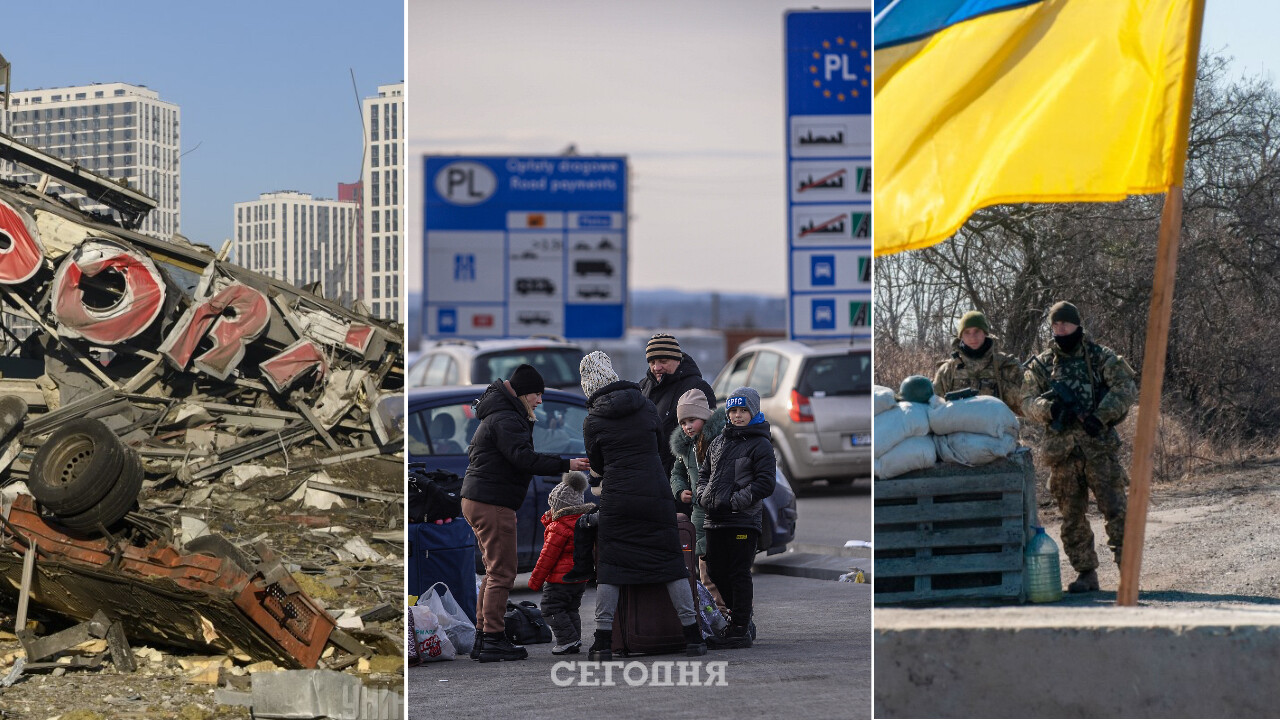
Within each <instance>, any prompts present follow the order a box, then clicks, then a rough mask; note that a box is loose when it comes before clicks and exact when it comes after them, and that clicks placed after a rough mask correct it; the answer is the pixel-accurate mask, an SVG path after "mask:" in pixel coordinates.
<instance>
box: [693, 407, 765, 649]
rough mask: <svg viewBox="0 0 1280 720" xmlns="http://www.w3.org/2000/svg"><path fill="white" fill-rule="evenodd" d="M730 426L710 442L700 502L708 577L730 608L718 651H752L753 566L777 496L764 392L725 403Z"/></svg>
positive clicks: (702, 470) (701, 478)
mask: <svg viewBox="0 0 1280 720" xmlns="http://www.w3.org/2000/svg"><path fill="white" fill-rule="evenodd" d="M724 405H725V408H726V410H727V413H726V414H727V415H728V417H729V424H728V425H727V426H725V429H724V433H722V434H721V435H720V437H718V438H716V439H715V440H713V441H711V447H709V448H707V462H705V463H703V464H702V466H701V467H700V468H699V469H698V491H697V493H696V494H695V496H694V497H695V498H697V501H698V504H699V505H701V506H702V507H703V508H704V509H705V510H706V511H707V517H706V520H705V521H704V522H703V528H704V529H705V530H706V535H707V574H708V575H710V576H711V579H712V580H713V581H714V582H715V584H716V587H718V588H720V595H721V597H723V598H724V602H725V604H726V605H728V606H729V613H730V623H729V630H728V632H726V633H725V638H724V640H723V641H721V642H718V643H715V645H718V646H720V647H729V648H748V647H751V635H750V634H749V632H750V623H751V606H752V603H753V600H754V594H755V589H754V587H753V586H752V583H751V563H752V561H753V560H754V559H755V556H756V547H757V545H758V543H759V539H760V518H761V515H762V514H763V512H764V499H765V498H767V497H769V496H770V495H772V494H773V490H774V485H775V484H776V483H777V480H776V476H775V475H774V462H775V461H774V457H773V447H772V446H771V445H770V444H769V422H768V421H767V420H765V419H764V413H762V412H760V394H759V393H757V392H756V391H755V390H752V389H751V388H749V387H740V388H738V389H737V390H734V391H733V394H731V395H730V396H729V399H728V400H726V401H725V404H724Z"/></svg>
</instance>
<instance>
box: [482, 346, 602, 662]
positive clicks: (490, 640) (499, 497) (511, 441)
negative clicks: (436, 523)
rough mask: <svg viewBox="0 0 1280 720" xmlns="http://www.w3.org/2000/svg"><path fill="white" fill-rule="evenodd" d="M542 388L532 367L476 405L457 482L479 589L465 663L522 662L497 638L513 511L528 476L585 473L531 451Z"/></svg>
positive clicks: (510, 581) (510, 575)
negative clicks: (477, 558)
mask: <svg viewBox="0 0 1280 720" xmlns="http://www.w3.org/2000/svg"><path fill="white" fill-rule="evenodd" d="M543 389H545V384H544V383H543V381H542V376H541V375H539V374H538V371H537V370H536V369H535V368H534V367H533V366H532V365H521V366H520V367H518V368H516V369H515V371H514V372H512V373H511V378H510V379H509V380H497V381H494V383H493V384H492V385H490V386H489V389H487V390H485V391H484V395H481V396H480V399H479V400H477V401H476V417H478V418H479V419H480V425H479V427H477V428H476V432H475V437H474V438H473V439H472V441H471V454H470V462H469V464H468V465H467V474H466V476H465V477H464V478H463V480H462V514H463V516H465V517H466V518H467V522H469V523H471V528H472V529H473V530H475V533H476V540H477V542H478V543H479V545H480V554H481V556H482V558H483V560H484V569H485V575H484V581H483V582H482V583H481V585H480V591H479V593H478V595H477V596H476V642H475V645H474V646H472V648H471V659H473V660H479V661H480V662H493V661H497V660H523V659H524V658H526V657H528V656H529V653H528V651H526V650H525V649H524V648H523V647H520V646H519V645H515V644H513V643H512V642H511V641H510V640H508V639H507V637H506V635H505V634H504V632H503V631H504V630H505V628H506V622H505V620H504V618H503V615H504V614H505V613H506V612H507V596H508V595H509V594H510V592H511V588H512V587H513V586H514V585H515V580H516V569H517V564H516V510H518V509H519V508H520V504H521V503H523V502H524V497H525V494H526V493H528V492H529V481H530V480H532V479H533V475H534V474H535V473H536V474H538V475H559V474H561V473H564V472H568V471H570V470H588V469H589V466H588V464H587V460H586V458H574V459H572V460H565V459H563V458H561V457H560V456H559V455H547V454H544V453H539V452H536V451H534V449H533V425H534V414H533V410H534V408H536V407H538V406H539V405H541V404H542V391H543Z"/></svg>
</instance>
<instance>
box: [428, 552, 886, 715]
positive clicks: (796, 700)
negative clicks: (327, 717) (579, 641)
mask: <svg viewBox="0 0 1280 720" xmlns="http://www.w3.org/2000/svg"><path fill="white" fill-rule="evenodd" d="M524 579H525V576H521V577H520V578H519V580H518V584H517V588H519V587H521V586H522V585H521V582H522V581H524ZM755 592H756V596H755V597H756V601H755V605H756V613H755V620H756V624H757V627H758V628H759V634H758V636H757V640H756V644H755V645H754V646H753V647H752V648H750V649H747V650H713V651H711V652H709V653H708V654H707V655H705V656H703V657H701V658H687V657H685V656H684V655H661V656H654V657H652V658H618V660H619V661H622V662H633V661H634V662H640V663H642V664H643V666H644V669H643V671H644V673H645V675H646V676H648V675H650V674H652V673H654V670H653V666H652V663H653V662H655V661H673V662H680V661H686V660H701V661H704V662H707V661H725V663H726V665H725V666H724V668H723V677H724V681H725V684H724V685H723V686H719V685H714V686H705V685H697V686H695V685H687V686H684V687H680V686H673V687H656V686H652V685H649V684H643V685H639V684H638V685H634V686H633V685H629V684H628V683H627V682H626V681H625V679H624V676H623V673H624V672H625V673H626V677H627V678H630V679H631V680H633V681H636V682H639V681H640V677H641V668H640V667H636V668H632V669H624V670H618V671H616V673H615V675H614V678H613V681H614V685H613V686H603V685H596V686H586V685H582V684H581V682H580V681H581V669H582V667H581V666H580V665H578V666H574V668H573V669H572V670H570V669H567V668H565V667H564V666H561V668H560V669H558V670H557V669H556V667H555V666H556V663H558V662H561V661H566V660H567V661H571V662H573V661H576V662H579V663H583V662H586V655H585V653H584V654H579V655H576V656H575V655H566V656H562V657H557V656H554V655H552V654H551V646H550V645H530V646H528V648H529V659H527V660H521V661H517V662H502V663H486V664H483V665H482V664H480V663H476V662H472V661H470V660H469V659H467V658H466V657H465V656H463V658H462V659H459V660H454V661H450V662H438V663H431V664H428V665H422V666H418V667H411V668H409V669H408V675H407V677H406V679H405V680H406V682H405V685H406V690H407V695H408V717H409V718H411V719H412V720H425V719H426V718H440V717H449V718H473V717H521V718H554V719H555V720H562V719H563V718H565V717H573V716H579V717H654V718H659V717H660V718H699V719H705V718H708V717H782V716H786V717H797V718H805V719H806V720H812V719H816V718H869V717H870V716H871V646H870V641H871V587H870V585H865V584H855V583H842V582H830V581H823V580H811V579H807V578H798V577H787V576H783V575H766V574H757V575H756V576H755ZM540 596H541V594H540V593H534V592H530V591H528V590H525V591H523V592H514V593H512V596H511V597H512V600H513V601H519V600H532V601H534V602H537V601H538V600H539V598H540ZM594 606H595V592H594V590H593V589H588V591H587V593H586V595H585V597H584V598H583V616H582V620H583V634H584V635H586V636H589V635H590V633H591V631H592V629H593V628H594V618H593V614H592V608H594ZM706 669H707V668H706V666H705V665H704V666H703V667H702V669H701V670H700V675H699V677H700V678H702V681H704V682H705V680H706V678H707V672H706ZM553 672H554V679H553ZM595 677H596V679H597V680H599V679H600V677H601V675H600V674H598V673H597V674H596V676H595ZM674 678H675V676H674V675H673V679H674ZM556 679H558V680H559V681H561V682H564V681H566V680H571V682H570V683H569V684H567V685H565V686H563V687H561V686H559V685H557V683H556V682H555V680H556Z"/></svg>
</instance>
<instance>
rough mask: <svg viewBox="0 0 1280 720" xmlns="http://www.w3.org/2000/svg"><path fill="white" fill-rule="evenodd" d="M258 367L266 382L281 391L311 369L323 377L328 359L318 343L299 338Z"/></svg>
mask: <svg viewBox="0 0 1280 720" xmlns="http://www.w3.org/2000/svg"><path fill="white" fill-rule="evenodd" d="M258 369H259V370H261V371H262V378H263V379H264V380H266V381H267V384H269V385H271V387H272V389H274V390H275V391H276V392H278V393H282V392H284V391H285V390H287V389H289V387H291V386H292V385H293V384H294V383H296V382H297V381H298V380H300V379H301V378H302V377H303V376H305V375H306V374H307V373H309V372H310V371H312V370H314V371H315V374H316V377H317V378H320V379H323V378H324V377H325V376H326V375H328V374H329V361H328V360H327V359H326V358H325V356H324V352H323V351H322V350H321V349H320V346H319V345H316V344H315V343H313V342H311V341H310V340H299V341H297V342H295V343H294V344H292V345H290V346H289V347H287V348H285V349H284V350H282V351H280V354H278V355H276V356H275V357H273V358H271V359H270V360H267V361H266V362H264V363H262V364H261V365H259V366H258Z"/></svg>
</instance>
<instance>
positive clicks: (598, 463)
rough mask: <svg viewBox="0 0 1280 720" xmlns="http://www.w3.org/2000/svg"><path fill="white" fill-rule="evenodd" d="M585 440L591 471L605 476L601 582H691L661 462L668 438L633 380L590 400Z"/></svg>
mask: <svg viewBox="0 0 1280 720" xmlns="http://www.w3.org/2000/svg"><path fill="white" fill-rule="evenodd" d="M582 436H583V439H584V441H585V442H586V445H587V457H588V458H589V459H590V460H591V469H592V470H593V471H595V472H599V473H601V474H602V475H603V476H604V477H603V480H601V484H600V516H599V520H600V526H599V533H600V534H599V543H600V544H599V560H598V561H597V564H596V579H597V581H599V582H602V583H606V584H609V585H633V584H638V583H666V582H671V581H672V580H679V579H681V578H685V577H688V574H689V571H688V570H687V569H686V567H685V564H684V550H683V548H682V547H681V545H680V534H679V531H678V530H677V529H676V503H675V498H673V497H672V496H671V485H670V484H669V483H668V482H667V476H666V475H664V474H663V473H662V463H661V462H660V461H659V460H658V449H659V448H661V447H664V446H665V445H666V439H667V438H666V435H664V434H663V433H662V430H661V428H660V427H659V424H658V413H657V411H656V410H655V409H654V407H653V403H651V402H649V401H648V400H646V399H645V397H644V396H643V395H641V394H640V389H639V387H637V386H636V384H635V383H633V382H630V381H627V380H619V381H618V382H615V383H610V384H609V385H606V386H604V387H602V388H600V390H598V391H597V392H596V393H595V394H593V395H592V396H591V397H589V398H587V418H586V420H584V421H583V422H582Z"/></svg>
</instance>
